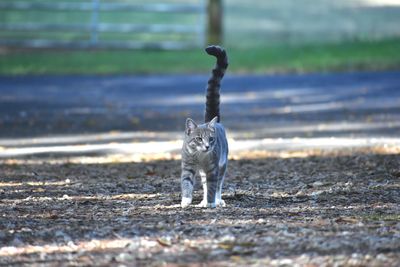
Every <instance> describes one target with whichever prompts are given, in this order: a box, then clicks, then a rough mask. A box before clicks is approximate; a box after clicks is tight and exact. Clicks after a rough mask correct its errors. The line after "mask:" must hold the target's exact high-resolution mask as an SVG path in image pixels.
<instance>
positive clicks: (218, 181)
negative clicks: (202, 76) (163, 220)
mask: <svg viewBox="0 0 400 267" xmlns="http://www.w3.org/2000/svg"><path fill="white" fill-rule="evenodd" d="M206 51H207V53H208V54H210V55H214V56H216V57H217V64H216V67H215V68H214V69H213V76H212V77H211V78H210V80H209V81H208V87H207V100H206V113H205V123H204V124H200V125H197V124H196V123H195V122H194V121H193V120H192V119H187V120H186V130H185V138H184V142H183V147H182V175H181V188H182V202H181V206H182V207H183V208H185V207H187V206H189V205H190V204H191V203H192V195H193V186H194V183H195V176H196V175H200V177H201V181H202V184H203V192H204V194H203V200H202V201H201V203H200V204H199V205H198V206H200V207H211V208H215V207H216V206H225V202H224V201H223V200H222V198H221V194H222V184H223V182H224V177H225V172H226V168H227V164H228V141H227V139H226V134H225V129H224V127H223V126H222V124H220V123H219V88H220V81H221V79H222V77H223V75H224V73H225V70H226V68H227V66H228V62H227V57H226V53H225V51H224V50H223V49H222V48H220V47H218V46H210V47H208V48H207V49H206ZM214 115H215V116H214ZM211 116H214V117H212V118H211ZM210 118H211V119H210Z"/></svg>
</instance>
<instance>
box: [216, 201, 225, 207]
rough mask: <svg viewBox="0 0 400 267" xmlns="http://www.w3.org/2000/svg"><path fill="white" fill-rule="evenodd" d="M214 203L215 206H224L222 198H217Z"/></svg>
mask: <svg viewBox="0 0 400 267" xmlns="http://www.w3.org/2000/svg"><path fill="white" fill-rule="evenodd" d="M215 204H216V205H217V207H226V203H225V201H224V200H223V199H217V200H216V201H215Z"/></svg>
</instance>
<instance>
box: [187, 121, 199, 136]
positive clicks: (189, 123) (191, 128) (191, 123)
mask: <svg viewBox="0 0 400 267" xmlns="http://www.w3.org/2000/svg"><path fill="white" fill-rule="evenodd" d="M196 128H197V124H196V123H195V122H194V120H192V119H191V118H187V119H186V131H185V132H186V134H187V135H190V134H191V133H192V132H193V131H194V130H195V129H196Z"/></svg>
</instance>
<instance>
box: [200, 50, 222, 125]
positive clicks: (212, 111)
mask: <svg viewBox="0 0 400 267" xmlns="http://www.w3.org/2000/svg"><path fill="white" fill-rule="evenodd" d="M206 52H207V54H209V55H211V56H215V57H216V58H217V63H216V64H215V67H214V69H213V70H212V76H211V78H210V79H209V80H208V85H207V92H206V96H207V100H206V112H205V117H204V120H205V122H209V121H211V120H212V119H213V118H214V117H215V116H218V122H219V121H220V119H221V116H220V114H219V90H220V88H221V80H222V78H223V77H224V74H225V71H226V69H227V68H228V56H227V55H226V52H225V50H224V49H223V48H222V47H220V46H216V45H211V46H209V47H207V48H206Z"/></svg>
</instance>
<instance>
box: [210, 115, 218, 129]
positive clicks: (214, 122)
mask: <svg viewBox="0 0 400 267" xmlns="http://www.w3.org/2000/svg"><path fill="white" fill-rule="evenodd" d="M217 122H218V116H215V117H214V119H212V120H211V121H210V122H209V123H208V128H210V129H211V130H213V131H214V129H215V124H216V123H217Z"/></svg>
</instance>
